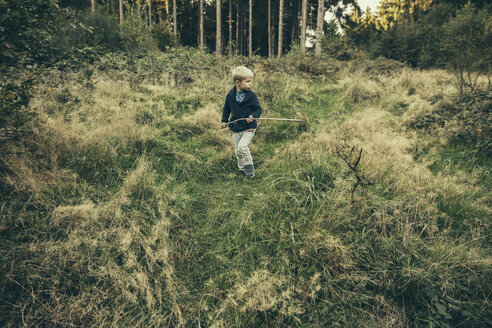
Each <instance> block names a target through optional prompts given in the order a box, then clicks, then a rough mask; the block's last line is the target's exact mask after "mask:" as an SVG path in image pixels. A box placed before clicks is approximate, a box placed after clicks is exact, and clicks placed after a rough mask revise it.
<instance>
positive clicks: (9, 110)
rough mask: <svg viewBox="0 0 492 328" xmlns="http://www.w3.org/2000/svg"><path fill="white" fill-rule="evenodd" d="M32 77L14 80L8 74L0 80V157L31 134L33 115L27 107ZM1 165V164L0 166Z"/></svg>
mask: <svg viewBox="0 0 492 328" xmlns="http://www.w3.org/2000/svg"><path fill="white" fill-rule="evenodd" d="M33 84H34V80H33V75H32V74H26V75H25V76H24V77H22V78H20V79H14V78H12V76H11V75H10V74H7V75H4V76H3V77H2V79H1V80H0V155H1V157H2V158H4V156H5V155H6V153H8V152H10V151H12V150H14V148H15V147H16V146H19V142H20V139H21V138H22V137H23V136H26V135H27V134H30V133H32V132H33V130H32V128H33V124H34V122H35V121H34V118H35V116H36V115H35V113H34V111H33V110H32V109H31V107H30V106H29V101H30V99H31V95H32V92H33V90H32V89H33ZM0 165H1V164H0Z"/></svg>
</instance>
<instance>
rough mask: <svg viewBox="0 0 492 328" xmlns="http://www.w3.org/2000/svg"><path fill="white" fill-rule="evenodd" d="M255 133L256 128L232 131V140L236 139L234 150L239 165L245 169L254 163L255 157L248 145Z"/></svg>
mask: <svg viewBox="0 0 492 328" xmlns="http://www.w3.org/2000/svg"><path fill="white" fill-rule="evenodd" d="M254 135H255V130H253V131H251V132H250V131H248V130H244V131H241V132H233V133H232V141H234V150H235V152H236V157H237V166H238V167H239V169H240V170H242V169H244V167H245V166H246V165H253V157H251V153H250V152H249V148H248V145H249V143H250V141H251V139H252V138H253V136H254Z"/></svg>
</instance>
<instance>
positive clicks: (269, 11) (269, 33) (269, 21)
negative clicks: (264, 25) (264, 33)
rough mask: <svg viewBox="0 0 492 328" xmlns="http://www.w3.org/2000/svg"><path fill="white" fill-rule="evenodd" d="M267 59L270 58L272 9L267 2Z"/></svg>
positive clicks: (269, 0)
mask: <svg viewBox="0 0 492 328" xmlns="http://www.w3.org/2000/svg"><path fill="white" fill-rule="evenodd" d="M268 58H272V7H271V0H268Z"/></svg>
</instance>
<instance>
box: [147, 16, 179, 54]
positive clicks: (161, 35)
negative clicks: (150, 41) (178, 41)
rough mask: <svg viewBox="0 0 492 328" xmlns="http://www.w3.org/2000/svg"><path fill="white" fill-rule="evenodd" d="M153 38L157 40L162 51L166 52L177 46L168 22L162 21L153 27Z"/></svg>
mask: <svg viewBox="0 0 492 328" xmlns="http://www.w3.org/2000/svg"><path fill="white" fill-rule="evenodd" d="M152 36H153V37H154V39H156V40H157V47H158V48H159V50H161V51H166V50H167V49H168V48H169V47H172V46H174V45H175V41H174V35H173V31H172V29H171V24H170V23H169V21H167V20H161V21H160V22H159V23H158V24H155V25H154V26H152Z"/></svg>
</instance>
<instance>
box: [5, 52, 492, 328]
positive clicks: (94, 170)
mask: <svg viewBox="0 0 492 328" xmlns="http://www.w3.org/2000/svg"><path fill="white" fill-rule="evenodd" d="M190 56H191V58H190ZM108 58H109V57H108ZM108 58H106V59H103V60H102V61H101V63H99V64H98V65H99V66H98V68H99V72H97V73H96V75H95V77H94V80H93V81H92V82H93V83H94V85H95V87H94V88H90V87H88V86H86V85H84V83H85V82H84V81H81V80H80V79H79V78H78V76H79V75H78V74H77V72H73V74H72V73H59V72H52V73H50V74H51V76H50V81H51V82H47V83H45V84H43V85H41V86H40V89H39V96H38V97H37V98H36V99H35V101H34V103H33V106H35V107H36V108H37V109H38V110H39V111H40V113H42V115H43V117H44V120H45V122H46V123H45V128H44V129H41V130H40V131H39V133H38V134H39V135H38V136H37V137H36V138H35V139H34V140H31V141H30V142H29V143H28V144H27V147H29V150H30V152H29V153H19V154H18V155H17V156H16V157H12V158H10V159H9V163H10V169H11V172H10V174H8V176H7V177H6V179H5V180H4V182H3V183H4V185H5V186H8V188H9V191H10V193H4V196H3V199H2V204H4V205H3V206H2V212H1V213H2V226H3V227H4V229H2V231H1V232H0V233H1V234H2V248H3V249H4V250H3V251H2V254H1V270H2V276H4V278H2V280H1V283H2V285H1V288H2V294H3V295H4V296H2V299H1V301H0V302H2V321H4V322H8V323H10V324H12V325H14V326H23V325H24V326H33V325H40V324H42V325H48V326H49V325H52V326H57V325H63V324H75V325H81V326H89V325H96V326H101V325H102V326H112V325H114V326H125V327H126V326H145V327H148V326H159V325H160V326H190V327H196V326H201V327H251V326H258V327H260V326H278V327H290V326H300V327H304V326H305V327H308V326H309V327H326V326H340V327H360V326H372V327H384V326H387V327H406V326H428V325H436V326H443V327H444V326H446V325H451V326H458V325H460V326H477V325H478V326H480V325H483V326H485V325H486V322H487V320H490V312H487V309H488V295H489V293H490V286H489V285H488V282H487V281H488V280H487V274H488V272H489V268H490V222H489V219H488V217H490V214H491V213H490V196H489V194H488V190H490V175H489V174H488V173H489V170H490V159H488V158H478V159H477V158H475V157H474V156H473V155H472V154H471V153H470V152H469V148H467V147H465V146H460V145H453V144H449V143H447V142H446V139H444V138H435V137H433V136H429V135H423V134H419V133H417V132H415V131H413V130H409V129H407V124H406V123H407V122H409V121H411V120H412V119H414V118H415V117H416V116H418V115H422V113H428V112H431V111H432V110H433V108H434V106H435V105H433V104H432V101H431V99H432V97H434V96H436V95H437V94H439V95H440V97H444V98H446V97H449V96H451V95H452V94H453V93H454V92H455V90H454V88H453V87H452V86H450V85H451V78H450V77H449V76H448V75H447V74H445V73H444V72H440V71H412V70H409V69H402V68H401V67H398V66H395V67H391V64H388V67H389V68H388V67H387V69H388V70H389V71H391V74H376V73H371V72H372V71H379V72H381V71H382V70H381V67H380V65H381V63H377V62H375V63H366V65H368V66H367V68H366V69H364V67H362V68H356V67H357V66H358V65H360V63H353V64H350V65H341V64H340V63H333V62H330V61H328V62H323V63H321V64H319V67H318V66H312V67H307V69H306V65H313V64H307V63H309V62H311V59H308V60H306V61H303V60H302V58H300V57H295V56H294V55H292V56H291V57H290V58H289V57H288V58H287V59H285V62H277V61H271V60H270V61H261V60H256V61H255V62H253V63H251V65H254V68H255V71H256V72H257V76H256V82H255V87H254V89H255V90H256V91H257V93H258V95H259V98H260V101H262V104H263V106H264V114H265V116H268V117H279V116H280V117H303V118H306V119H307V123H305V124H291V123H262V124H261V125H260V127H259V129H258V131H257V135H256V136H255V138H254V142H253V144H252V152H253V156H254V159H255V163H256V166H257V178H255V179H254V180H251V181H250V180H246V179H245V178H243V177H240V176H238V175H237V174H236V166H235V165H236V164H235V158H234V154H233V150H232V143H231V140H230V135H229V133H228V132H227V131H225V130H220V129H218V122H219V121H220V110H221V106H222V101H223V98H224V95H225V93H226V92H227V90H228V89H229V88H230V86H231V83H229V81H228V66H231V65H233V64H236V63H237V62H234V60H224V61H223V62H222V63H220V62H219V63H216V62H215V59H214V58H213V57H209V56H205V55H200V54H196V53H191V54H187V53H178V54H176V55H170V56H168V57H165V58H158V62H159V60H160V61H161V65H162V66H159V67H157V68H156V67H152V66H151V67H150V68H149V67H145V69H144V68H142V69H141V71H145V72H146V73H147V75H145V76H143V73H142V76H143V77H144V81H143V83H142V84H140V86H139V87H137V88H136V90H133V89H131V88H129V84H128V82H127V78H128V76H130V74H131V73H126V72H125V70H122V69H121V68H119V69H118V68H117V67H118V65H120V64H121V63H119V62H118V60H116V59H114V61H111V59H108ZM119 60H121V59H119ZM121 65H122V64H121ZM149 65H150V64H149ZM282 65H285V66H282ZM323 65H324V66H323ZM378 65H379V66H378ZM202 66H204V67H202ZM290 66H293V68H292V67H290ZM343 66H347V67H343ZM123 67H124V65H123ZM176 67H178V68H176ZM289 69H290V71H287V72H284V71H285V70H289ZM371 69H373V70H371ZM296 70H302V71H309V72H311V75H310V74H306V73H300V72H298V71H296ZM317 70H318V71H317ZM133 71H135V70H133ZM319 72H322V74H316V73H319ZM56 78H60V80H56ZM344 142H345V143H347V144H349V145H351V146H357V147H362V148H363V157H362V160H361V163H360V164H359V167H360V169H361V170H362V172H363V173H364V174H365V175H366V176H369V177H371V178H373V179H374V181H375V184H374V185H373V186H370V187H369V188H362V187H359V188H358V190H357V191H356V193H355V195H354V196H355V197H354V202H353V203H351V201H350V190H351V188H352V186H353V183H354V181H355V178H354V176H353V173H352V172H351V171H350V170H349V169H348V167H347V165H346V164H345V163H344V162H343V161H342V160H341V159H340V158H338V157H337V156H336V155H335V149H337V148H339V147H340V146H341V145H343V144H344ZM5 228H6V229H5ZM489 311H490V310H489Z"/></svg>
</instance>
